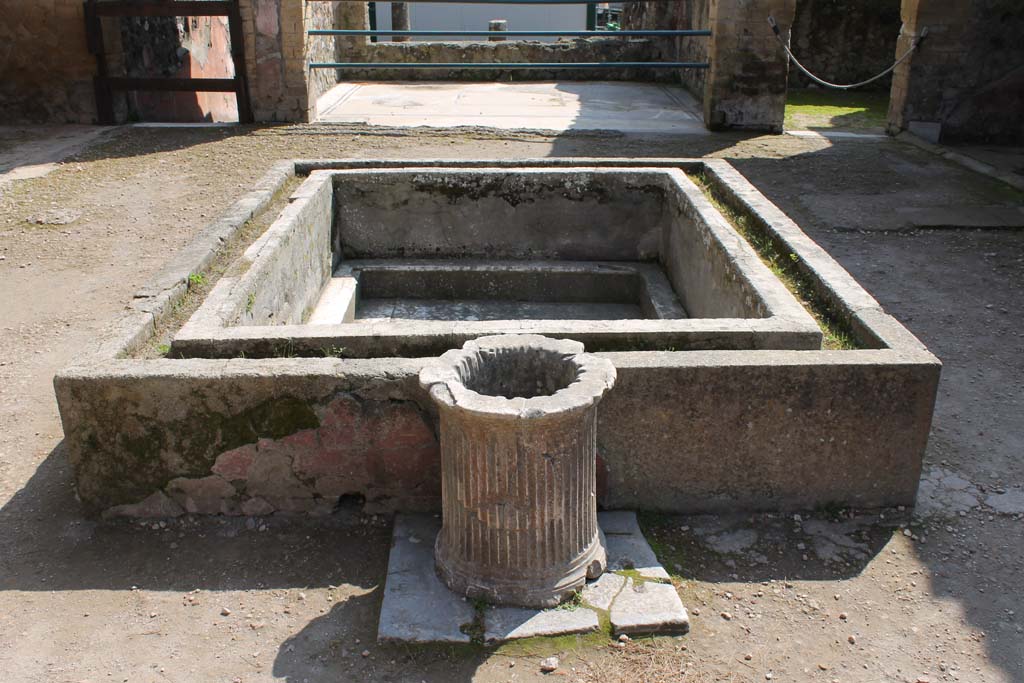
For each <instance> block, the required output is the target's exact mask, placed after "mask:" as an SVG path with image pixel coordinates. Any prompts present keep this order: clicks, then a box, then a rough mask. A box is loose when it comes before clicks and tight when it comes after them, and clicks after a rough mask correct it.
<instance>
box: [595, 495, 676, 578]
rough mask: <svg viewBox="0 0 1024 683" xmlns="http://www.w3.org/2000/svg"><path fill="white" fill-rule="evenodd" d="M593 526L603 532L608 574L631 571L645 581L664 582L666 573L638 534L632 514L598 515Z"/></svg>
mask: <svg viewBox="0 0 1024 683" xmlns="http://www.w3.org/2000/svg"><path fill="white" fill-rule="evenodd" d="M597 523H598V524H599V525H600V527H601V530H602V531H604V535H605V541H606V545H607V549H608V569H609V570H610V571H621V570H624V569H634V570H636V572H637V573H638V574H640V576H642V577H644V578H645V579H664V580H668V578H669V576H668V572H667V571H665V568H664V567H662V566H661V563H660V562H658V558H657V557H656V556H655V554H654V551H653V550H651V546H650V544H649V543H648V542H647V539H645V538H644V535H643V533H642V532H641V531H640V524H639V523H638V522H637V521H636V513H635V512H627V511H615V512H601V513H599V514H598V516H597Z"/></svg>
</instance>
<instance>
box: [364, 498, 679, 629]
mask: <svg viewBox="0 0 1024 683" xmlns="http://www.w3.org/2000/svg"><path fill="white" fill-rule="evenodd" d="M598 524H599V525H600V526H601V529H602V531H603V532H604V534H605V537H606V539H607V542H608V548H609V560H610V561H611V560H612V558H613V552H614V558H615V563H616V568H615V569H612V568H609V571H607V572H605V574H603V575H602V576H601V577H600V578H598V579H597V580H596V581H589V582H588V583H587V585H586V586H585V587H584V589H583V591H582V592H581V594H580V604H579V605H578V606H576V607H575V608H572V609H569V608H566V607H559V608H554V609H547V610H532V609H523V608H519V607H497V606H495V607H484V608H483V609H481V610H480V611H479V612H478V611H477V609H476V608H475V607H474V604H473V602H471V601H469V600H466V599H465V598H463V597H462V596H459V595H456V594H455V593H453V592H451V591H450V590H448V588H447V587H446V586H445V585H444V584H443V583H442V582H441V580H440V579H438V577H437V573H436V572H435V570H434V540H435V538H436V537H437V534H438V532H439V531H440V530H441V518H440V517H439V516H434V515H427V514H419V515H397V516H396V517H395V528H394V535H393V539H392V545H391V556H390V558H389V560H388V575H387V579H386V581H385V584H384V601H383V604H382V606H381V615H380V625H379V628H378V631H377V639H378V640H380V641H391V642H409V643H468V642H470V641H471V640H472V634H474V633H480V632H481V631H482V635H483V638H484V641H485V642H486V643H488V644H497V643H501V642H505V641H508V640H516V639H521V638H532V637H539V636H561V635H569V634H577V633H594V632H597V631H600V630H601V629H602V626H601V623H602V615H603V616H605V617H608V619H607V620H605V623H609V621H610V624H611V629H612V631H613V632H614V635H619V634H620V633H627V634H629V635H634V636H636V635H644V634H667V633H673V634H678V633H685V632H687V631H688V630H689V617H688V616H687V612H686V608H685V607H683V604H682V601H680V599H679V596H678V594H677V593H676V591H675V588H674V587H673V586H672V585H671V584H669V583H663V581H666V582H667V580H668V572H666V571H665V569H664V567H662V566H661V565H660V564H659V563H658V561H657V558H656V557H655V556H654V551H652V550H651V547H650V545H648V543H647V541H646V540H645V539H644V537H643V533H642V532H641V531H640V525H639V524H638V523H637V521H636V514H635V513H633V512H603V513H599V514H598ZM617 571H618V572H621V573H616V572H617ZM608 635H609V636H611V635H612V633H609V634H608Z"/></svg>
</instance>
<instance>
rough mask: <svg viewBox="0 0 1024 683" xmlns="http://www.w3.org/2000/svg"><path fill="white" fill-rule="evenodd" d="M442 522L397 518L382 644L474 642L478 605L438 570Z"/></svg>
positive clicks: (423, 517) (380, 632) (382, 614)
mask: <svg viewBox="0 0 1024 683" xmlns="http://www.w3.org/2000/svg"><path fill="white" fill-rule="evenodd" d="M439 531H441V518H440V517H435V516H433V515H396V516H395V528H394V532H393V534H392V537H391V555H390V556H389V557H388V576H387V579H386V583H385V584H384V601H383V602H382V603H381V607H380V623H379V624H378V627H377V640H379V641H398V642H406V643H468V642H470V640H471V636H470V635H469V633H470V632H471V627H472V626H473V624H474V622H475V620H476V609H475V608H474V607H473V603H471V602H470V601H469V600H466V599H465V598H463V597H461V596H458V595H455V594H454V593H452V592H451V591H450V590H448V587H447V586H445V585H444V584H443V583H441V579H439V578H438V577H437V572H435V571H434V539H435V538H437V534H438V532H439Z"/></svg>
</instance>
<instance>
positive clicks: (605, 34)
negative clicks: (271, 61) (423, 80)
mask: <svg viewBox="0 0 1024 683" xmlns="http://www.w3.org/2000/svg"><path fill="white" fill-rule="evenodd" d="M306 33H308V34H309V35H311V36H480V37H481V38H482V37H496V36H498V37H502V38H505V37H519V36H545V37H551V36H581V37H590V36H594V37H600V38H614V37H615V36H710V35H711V31H709V30H706V29H687V30H679V31H661V30H657V31H656V30H637V31H378V30H376V29H370V30H369V31H366V30H361V29H358V30H357V29H311V30H309V31H307V32H306Z"/></svg>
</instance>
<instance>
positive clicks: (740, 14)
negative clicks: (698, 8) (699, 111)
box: [704, 0, 796, 133]
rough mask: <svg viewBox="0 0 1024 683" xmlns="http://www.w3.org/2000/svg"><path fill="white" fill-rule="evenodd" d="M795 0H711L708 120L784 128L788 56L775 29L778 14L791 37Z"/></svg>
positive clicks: (713, 125)
mask: <svg viewBox="0 0 1024 683" xmlns="http://www.w3.org/2000/svg"><path fill="white" fill-rule="evenodd" d="M795 5H796V0H711V14H710V26H711V31H712V35H711V42H710V47H709V60H710V62H711V68H710V70H709V72H708V76H707V79H708V80H707V86H706V89H705V96H704V124H705V125H706V126H707V127H708V128H710V129H712V130H721V129H725V128H744V129H748V130H767V131H770V132H775V133H781V132H782V122H783V119H784V115H785V109H786V86H787V75H788V70H789V59H788V57H786V54H785V51H784V50H783V49H782V47H781V46H780V45H779V44H778V42H777V41H776V39H775V37H774V36H773V35H772V30H771V27H770V26H769V25H768V16H769V15H770V16H773V17H774V18H775V20H776V21H777V22H778V25H779V27H780V29H781V30H782V32H783V37H784V38H788V36H789V30H790V27H791V26H792V24H793V15H794V11H795V9H796V7H795Z"/></svg>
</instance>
